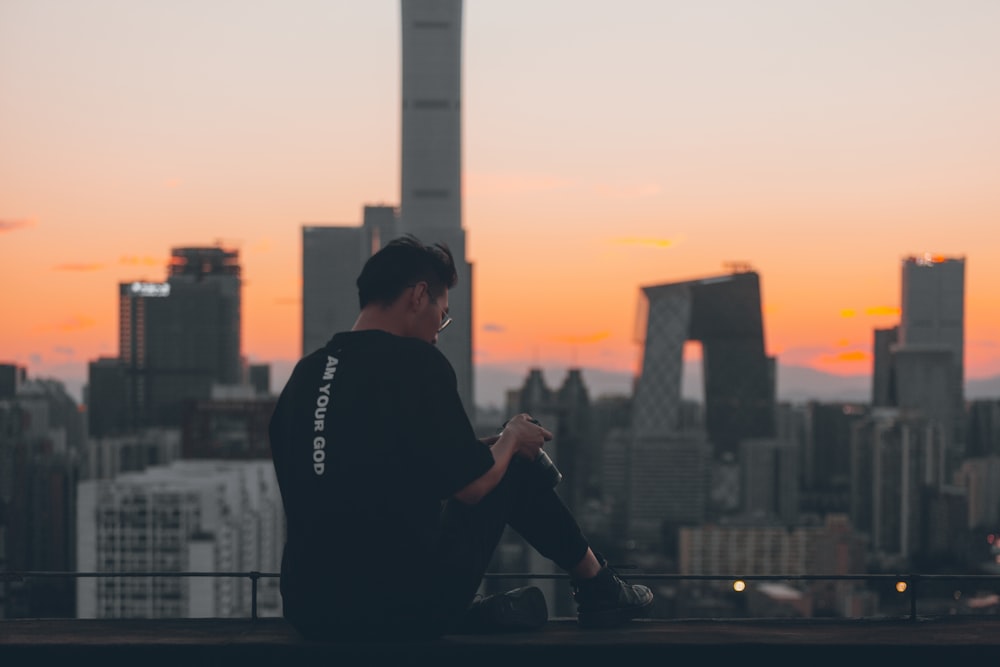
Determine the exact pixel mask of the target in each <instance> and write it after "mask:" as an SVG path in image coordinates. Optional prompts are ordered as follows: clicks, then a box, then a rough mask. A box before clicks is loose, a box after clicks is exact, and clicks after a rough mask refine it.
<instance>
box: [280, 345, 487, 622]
mask: <svg viewBox="0 0 1000 667" xmlns="http://www.w3.org/2000/svg"><path fill="white" fill-rule="evenodd" d="M270 439H271V452H272V456H273V459H274V466H275V471H276V473H277V478H278V485H279V487H280V489H281V496H282V501H283V503H284V508H285V515H286V518H287V527H288V534H287V540H286V544H285V551H284V556H283V558H282V568H281V569H282V580H281V589H282V596H283V602H284V606H285V614H286V616H288V615H289V614H291V615H292V616H299V617H302V616H304V615H316V614H318V613H322V614H330V615H333V616H338V615H342V614H349V613H350V614H354V615H357V614H360V615H362V616H363V615H364V613H365V611H364V609H365V608H366V606H367V605H369V604H370V603H371V604H374V607H373V608H372V613H379V614H384V613H386V607H385V600H386V596H392V597H393V599H399V597H400V596H406V595H407V594H408V593H409V594H412V595H420V594H423V593H426V592H427V591H425V590H423V589H422V586H424V585H425V583H424V582H422V581H421V579H420V575H419V573H420V572H421V571H422V570H423V571H425V572H426V571H427V570H426V568H427V567H428V566H429V565H430V564H432V563H433V561H434V555H435V548H436V545H437V541H438V529H439V528H438V526H439V517H440V511H441V503H442V501H443V500H445V499H447V498H449V497H450V496H452V495H453V494H454V493H455V492H456V491H458V490H460V489H462V488H463V487H465V486H466V485H468V484H469V483H470V482H472V481H473V480H475V479H476V478H478V477H480V476H481V475H483V474H484V473H485V472H486V471H487V470H489V468H490V467H491V466H492V465H493V456H492V454H491V453H490V450H489V447H487V446H486V445H485V444H483V443H482V442H481V441H479V440H478V439H477V438H476V436H475V432H474V430H473V428H472V425H471V424H470V423H469V419H468V416H467V415H466V413H465V410H464V408H463V407H462V402H461V399H460V398H459V395H458V391H457V385H456V379H455V373H454V370H453V369H452V367H451V365H450V364H449V363H448V360H447V359H446V358H445V357H444V355H442V354H441V352H440V351H439V350H438V349H437V348H436V347H434V346H433V345H431V344H429V343H426V342H424V341H421V340H418V339H415V338H405V337H400V336H395V335H392V334H389V333H387V332H384V331H377V330H371V331H354V332H344V333H338V334H337V335H335V336H334V337H333V338H332V339H331V340H330V341H329V342H328V343H327V344H326V346H325V347H323V348H321V349H319V350H317V351H315V352H313V353H312V354H310V355H308V356H306V357H304V358H303V359H302V360H301V361H299V363H298V364H297V365H296V367H295V369H294V371H293V372H292V375H291V377H290V378H289V380H288V383H287V384H286V385H285V388H284V390H283V391H282V393H281V396H280V398H279V400H278V403H277V406H276V407H275V411H274V414H273V416H272V418H271V424H270Z"/></svg>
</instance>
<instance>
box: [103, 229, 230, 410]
mask: <svg viewBox="0 0 1000 667" xmlns="http://www.w3.org/2000/svg"><path fill="white" fill-rule="evenodd" d="M241 285H242V283H241V278H240V265H239V254H238V252H237V251H236V250H228V249H224V248H218V247H205V248H174V249H173V250H172V253H171V260H170V265H169V267H168V275H167V280H166V282H162V283H149V282H130V283H121V284H120V285H119V355H118V359H119V363H120V364H121V366H122V372H123V374H124V382H125V389H126V391H125V396H126V399H127V402H126V405H125V409H126V414H127V417H128V418H127V420H126V429H127V430H135V429H138V428H144V427H148V426H177V427H179V426H180V423H181V415H182V406H183V402H184V401H185V400H188V399H200V398H209V397H210V396H211V393H212V387H213V386H217V385H236V384H242V383H243V359H242V356H241V294H240V292H241ZM105 366H106V364H105ZM91 370H92V371H93V370H94V369H91ZM101 370H102V371H103V373H104V375H108V376H109V377H111V375H113V374H111V373H110V372H109V371H108V369H107V368H102V369H101ZM109 386H112V387H113V386H114V382H110V383H109ZM91 398H92V399H95V400H97V399H99V398H100V396H98V395H94V396H92V397H91ZM100 413H102V411H101V409H100V408H99V407H97V408H96V409H95V414H100Z"/></svg>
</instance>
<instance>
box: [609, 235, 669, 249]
mask: <svg viewBox="0 0 1000 667" xmlns="http://www.w3.org/2000/svg"><path fill="white" fill-rule="evenodd" d="M612 243H617V244H619V245H638V246H645V247H647V248H669V247H670V246H672V245H674V244H676V243H677V242H676V241H674V240H672V239H652V238H639V237H625V238H619V239H614V240H613V241H612Z"/></svg>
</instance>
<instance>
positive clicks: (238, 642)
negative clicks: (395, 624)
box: [0, 616, 1000, 667]
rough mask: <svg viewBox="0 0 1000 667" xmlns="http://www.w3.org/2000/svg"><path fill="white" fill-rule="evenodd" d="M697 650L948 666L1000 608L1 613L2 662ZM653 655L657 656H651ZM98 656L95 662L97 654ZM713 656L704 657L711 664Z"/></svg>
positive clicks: (589, 655) (989, 637)
mask: <svg viewBox="0 0 1000 667" xmlns="http://www.w3.org/2000/svg"><path fill="white" fill-rule="evenodd" d="M688 657H690V658H693V659H696V660H697V663H695V664H709V665H714V664H717V663H716V662H714V661H716V660H718V661H723V660H727V661H728V660H740V661H744V660H755V661H757V660H761V661H767V662H771V663H777V662H778V661H781V664H791V663H790V661H791V660H795V661H808V662H804V663H802V664H806V665H807V666H808V667H814V666H815V665H817V664H839V665H846V664H850V663H849V662H848V661H852V660H855V661H861V662H860V663H859V664H862V665H866V664H874V663H875V662H876V661H881V660H886V661H889V660H891V661H893V662H891V663H886V664H899V663H900V662H902V661H907V662H909V663H910V664H913V665H923V664H930V663H938V664H942V662H943V661H946V660H947V661H954V660H959V659H963V658H984V657H989V658H993V659H994V660H996V659H997V658H1000V616H949V617H941V618H916V619H892V620H885V619H871V620H868V619H851V620H844V619H763V620H762V619H752V620H749V619H748V620H741V619H737V620H732V619H727V620H719V621H715V620H700V619H693V620H659V619H657V620H639V621H633V622H632V623H631V624H629V625H627V626H625V627H622V628H615V629H607V630H583V629H581V628H579V627H578V626H577V624H576V621H575V620H573V619H569V618H557V619H552V620H550V621H549V622H548V623H547V624H546V626H545V627H544V628H542V629H541V630H539V631H535V632H521V633H508V634H492V635H449V636H446V637H443V638H441V639H438V640H434V641H424V642H417V641H394V640H393V638H392V637H386V640H385V641H384V642H358V643H319V642H309V641H305V640H303V639H301V638H300V637H298V635H297V634H296V633H295V631H294V630H293V629H292V628H291V627H290V626H289V625H288V624H287V623H286V622H285V621H284V620H283V619H277V618H263V619H218V618H210V619H121V620H86V619H26V620H20V619H18V620H0V665H5V666H6V665H10V666H12V667H13V666H20V665H49V664H100V665H102V667H110V666H112V665H127V666H128V667H155V666H158V665H172V666H179V667H195V666H197V665H212V666H213V667H214V666H217V665H218V666H229V665H233V666H236V667H250V666H256V665H282V666H283V667H284V666H293V665H302V664H323V665H329V666H331V667H333V666H339V665H343V664H364V665H373V664H393V665H397V666H402V665H434V666H435V667H437V666H439V665H452V664H454V665H459V664H461V665H463V666H464V667H481V666H483V665H492V664H505V665H515V666H516V667H522V666H523V665H530V664H544V665H547V666H548V667H556V666H559V665H571V664H572V665H591V664H593V665H605V664H606V665H610V666H611V667H614V666H615V663H620V662H621V661H623V660H630V659H641V660H643V663H642V664H643V665H649V666H650V667H652V666H653V665H667V664H669V663H668V661H676V660H678V659H681V658H688ZM654 660H655V662H654ZM91 661H93V662H91ZM706 661H709V662H706Z"/></svg>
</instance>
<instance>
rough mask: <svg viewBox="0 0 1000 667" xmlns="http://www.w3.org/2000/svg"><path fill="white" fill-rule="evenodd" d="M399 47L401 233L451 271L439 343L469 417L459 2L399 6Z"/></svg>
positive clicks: (422, 0)
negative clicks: (447, 313) (453, 279)
mask: <svg viewBox="0 0 1000 667" xmlns="http://www.w3.org/2000/svg"><path fill="white" fill-rule="evenodd" d="M401 8H402V39H403V49H402V55H403V62H402V68H403V76H402V81H403V91H402V93H403V95H402V173H401V178H400V185H401V191H400V231H401V232H402V233H409V234H413V235H414V236H416V237H417V238H419V239H420V240H421V241H424V242H425V243H435V242H444V243H447V244H448V246H449V247H450V248H451V251H452V253H453V254H454V256H455V263H456V265H457V268H458V285H457V286H456V287H455V289H454V290H452V291H451V293H450V294H449V306H450V310H451V316H452V317H453V318H454V321H453V323H452V325H451V326H450V327H449V328H448V331H447V333H446V334H444V335H442V336H441V337H440V339H439V340H438V347H440V348H441V351H442V352H443V353H444V355H445V356H446V357H448V360H449V361H450V362H451V364H452V366H454V368H455V374H456V375H457V377H458V391H459V394H460V395H461V397H462V402H463V403H464V404H465V409H466V411H467V412H468V413H469V414H470V415H471V414H472V413H473V411H474V409H475V404H474V396H473V367H472V265H471V264H469V263H468V262H467V261H466V258H465V230H464V229H463V227H462V0H401Z"/></svg>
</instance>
